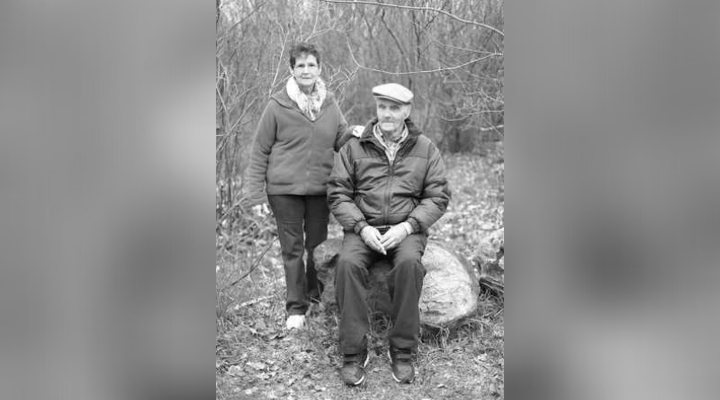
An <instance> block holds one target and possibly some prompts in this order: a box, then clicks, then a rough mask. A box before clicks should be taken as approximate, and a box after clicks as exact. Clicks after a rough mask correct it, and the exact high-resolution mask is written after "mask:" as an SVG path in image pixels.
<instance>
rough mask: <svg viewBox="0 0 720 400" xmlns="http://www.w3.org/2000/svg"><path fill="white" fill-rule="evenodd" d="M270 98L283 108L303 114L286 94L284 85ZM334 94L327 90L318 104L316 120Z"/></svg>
mask: <svg viewBox="0 0 720 400" xmlns="http://www.w3.org/2000/svg"><path fill="white" fill-rule="evenodd" d="M270 98H271V99H273V100H275V101H277V102H278V104H280V105H281V106H283V107H285V108H290V109H293V110H295V111H297V112H299V113H300V114H303V112H302V111H301V110H300V107H298V105H297V104H296V103H295V102H294V101H293V99H291V98H290V96H289V95H288V94H287V90H285V86H283V88H282V90H280V91H278V92H276V93H275V94H273V95H272V96H270ZM333 98H334V96H333V94H332V93H330V90H328V91H327V94H326V95H325V101H323V103H322V106H320V112H319V113H318V115H317V118H316V119H315V120H316V121H317V120H318V119H319V118H320V116H321V115H322V114H323V113H324V112H325V110H326V109H327V108H328V107H329V106H330V104H332V100H333ZM303 115H305V114H303Z"/></svg>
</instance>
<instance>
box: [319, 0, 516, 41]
mask: <svg viewBox="0 0 720 400" xmlns="http://www.w3.org/2000/svg"><path fill="white" fill-rule="evenodd" d="M322 1H324V2H326V3H338V4H367V5H371V6H382V7H394V8H404V9H408V10H418V11H434V12H437V13H440V14H443V15H446V16H448V17H450V18H452V19H454V20H456V21H460V22H463V23H466V24H472V25H477V26H481V27H483V28H487V29H490V30H491V31H493V32H495V33H497V34H498V35H500V36H502V37H505V34H504V33H503V32H502V31H501V30H499V29H497V28H495V27H493V26H490V25H487V24H483V23H481V22H477V21H471V20H467V19H463V18H460V17H458V16H457V15H455V14H452V13H449V12H447V11H445V10H441V9H439V8H433V7H415V6H404V5H400V4H390V3H378V2H374V1H338V0H322Z"/></svg>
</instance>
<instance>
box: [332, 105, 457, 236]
mask: <svg viewBox="0 0 720 400" xmlns="http://www.w3.org/2000/svg"><path fill="white" fill-rule="evenodd" d="M376 123H377V118H376V119H373V120H372V121H370V122H369V123H368V124H367V125H366V126H365V130H364V132H363V133H362V135H361V136H360V138H355V137H353V138H351V139H350V140H349V141H348V142H347V143H346V144H345V146H343V148H342V149H340V151H339V152H338V153H337V154H336V155H335V165H334V167H333V170H332V173H331V174H330V181H329V182H328V202H329V204H330V210H331V211H332V213H333V215H335V218H337V220H338V222H340V224H341V225H342V226H343V229H344V230H346V231H354V232H355V233H357V234H360V231H361V230H362V229H363V228H364V227H365V226H367V225H368V224H369V225H372V226H386V225H395V224H399V223H401V222H403V221H408V222H409V223H410V225H412V227H413V233H417V232H427V230H428V228H429V227H430V225H432V224H433V223H435V221H437V220H438V219H439V218H440V217H441V216H442V215H443V214H444V213H445V210H446V209H447V206H448V202H449V201H450V189H449V187H448V182H447V178H446V176H445V164H444V163H443V160H442V157H441V155H440V151H439V150H438V149H437V147H435V145H434V144H433V143H432V142H431V141H430V139H428V138H427V137H425V136H423V135H422V133H421V132H420V131H419V130H418V129H417V128H416V127H415V125H413V123H412V122H411V121H410V120H409V119H406V120H405V125H406V126H407V128H408V137H407V138H406V139H405V141H404V142H402V143H401V145H400V149H399V150H398V152H397V155H396V156H395V160H394V162H393V164H392V165H391V164H390V163H389V162H388V158H387V156H386V155H385V150H384V148H383V146H382V145H381V144H380V142H379V141H378V140H377V138H375V136H374V135H373V128H374V126H375V124H376Z"/></svg>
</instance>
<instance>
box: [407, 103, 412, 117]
mask: <svg viewBox="0 0 720 400" xmlns="http://www.w3.org/2000/svg"><path fill="white" fill-rule="evenodd" d="M410 111H412V104H408V105H406V106H405V119H408V118H409V117H410Z"/></svg>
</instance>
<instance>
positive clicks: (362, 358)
mask: <svg viewBox="0 0 720 400" xmlns="http://www.w3.org/2000/svg"><path fill="white" fill-rule="evenodd" d="M369 360H370V357H369V356H368V352H367V350H365V351H364V352H362V353H360V354H345V359H344V361H343V366H342V368H340V377H341V378H342V381H343V382H344V383H345V384H346V385H349V386H357V385H359V384H361V383H363V382H364V381H365V367H367V365H368V361H369Z"/></svg>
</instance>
